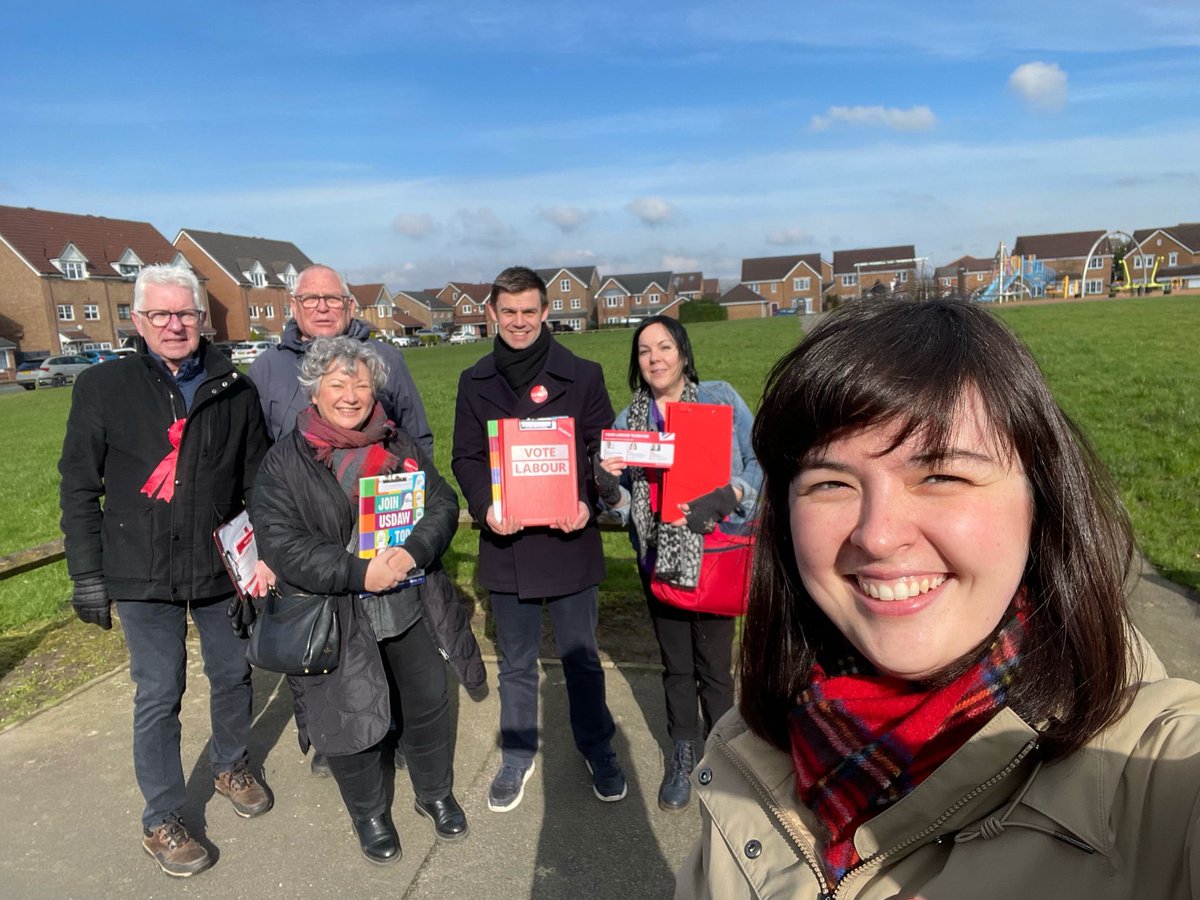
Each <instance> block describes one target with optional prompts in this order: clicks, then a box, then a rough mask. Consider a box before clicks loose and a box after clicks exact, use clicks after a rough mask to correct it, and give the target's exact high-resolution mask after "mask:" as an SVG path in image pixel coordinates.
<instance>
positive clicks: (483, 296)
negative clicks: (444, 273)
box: [437, 281, 492, 337]
mask: <svg viewBox="0 0 1200 900" xmlns="http://www.w3.org/2000/svg"><path fill="white" fill-rule="evenodd" d="M491 295H492V286H491V285H490V284H469V283H467V282H464V281H449V282H447V283H446V286H445V287H444V288H442V289H441V290H440V291H438V292H437V298H438V299H439V300H441V301H442V302H443V303H447V304H449V305H450V306H451V307H452V308H453V310H454V330H455V331H465V332H466V333H467V334H476V335H478V336H479V337H487V335H488V318H487V312H486V310H485V306H486V304H487V300H488V297H490V296H491Z"/></svg>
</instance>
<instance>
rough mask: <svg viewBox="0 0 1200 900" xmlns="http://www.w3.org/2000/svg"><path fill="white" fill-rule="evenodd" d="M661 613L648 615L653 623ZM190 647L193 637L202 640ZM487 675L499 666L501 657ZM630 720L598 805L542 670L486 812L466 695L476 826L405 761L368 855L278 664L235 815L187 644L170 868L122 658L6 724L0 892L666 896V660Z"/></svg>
mask: <svg viewBox="0 0 1200 900" xmlns="http://www.w3.org/2000/svg"><path fill="white" fill-rule="evenodd" d="M1133 607H1134V615H1135V619H1136V621H1137V623H1138V625H1139V627H1141V628H1142V630H1143V632H1144V633H1145V634H1146V635H1147V637H1148V638H1149V639H1150V641H1151V643H1153V644H1154V646H1155V647H1156V648H1157V649H1158V651H1159V653H1160V655H1161V656H1162V657H1163V659H1164V662H1166V664H1167V668H1168V670H1169V671H1170V672H1171V673H1172V674H1175V675H1180V676H1183V677H1188V678H1192V679H1197V680H1200V652H1197V648H1200V607H1198V606H1197V604H1196V602H1195V598H1194V597H1189V596H1188V594H1187V592H1185V591H1184V590H1183V589H1181V588H1179V587H1177V586H1175V585H1172V584H1170V583H1169V582H1166V581H1164V580H1163V579H1161V578H1159V577H1158V576H1157V575H1156V574H1154V573H1153V572H1147V573H1145V574H1144V575H1143V576H1141V577H1140V578H1139V579H1138V581H1137V584H1136V586H1135V588H1134V604H1133ZM647 627H648V626H647ZM192 649H193V650H194V651H196V650H198V648H196V647H193V648H192ZM489 674H490V676H491V679H492V686H493V688H494V686H495V665H494V664H489ZM607 674H608V691H609V702H610V705H611V707H612V710H613V714H614V716H615V717H616V720H617V740H616V748H617V750H618V753H619V754H620V757H621V760H622V761H623V763H624V764H625V766H626V773H627V776H628V779H629V796H628V797H627V798H626V799H625V800H623V801H621V802H619V803H601V802H600V801H598V800H597V799H595V797H593V796H592V793H591V786H590V779H589V776H588V773H587V769H586V768H585V766H584V764H583V761H582V759H581V758H580V757H579V755H578V754H577V753H576V752H575V750H574V747H573V745H572V743H571V738H570V734H569V730H568V728H567V727H566V724H565V723H566V721H567V709H566V692H565V688H564V685H563V677H562V670H561V669H560V668H559V666H558V665H557V664H556V663H546V664H545V665H544V666H543V669H542V677H541V685H542V712H543V718H544V719H545V720H546V721H549V722H552V723H555V724H554V726H553V727H551V728H550V729H544V730H543V736H544V748H543V752H542V753H540V754H539V756H538V759H537V771H536V773H535V774H534V776H533V778H532V779H531V780H530V782H529V785H528V787H527V789H526V793H525V800H524V802H523V803H522V804H521V806H520V807H518V808H517V809H516V810H514V811H512V812H510V813H505V814H496V813H492V812H489V811H488V810H487V802H486V796H487V787H488V783H489V782H490V780H491V777H492V775H493V773H494V772H495V771H496V769H497V767H498V766H499V764H500V753H499V750H498V749H497V746H496V729H497V722H498V719H499V709H498V698H497V695H496V692H495V690H494V689H493V691H492V692H491V693H490V694H489V695H488V696H487V697H486V698H484V699H483V700H482V701H480V702H478V703H476V702H473V701H471V700H470V699H468V698H467V696H466V694H465V693H463V692H460V693H459V694H458V695H457V696H456V697H455V698H454V701H453V702H454V715H455V719H456V723H457V732H456V733H457V736H458V746H457V758H456V765H455V774H456V793H457V795H458V797H459V800H460V801H461V802H462V804H463V806H464V807H465V808H466V810H467V814H468V817H469V819H470V825H471V834H470V836H469V837H468V838H467V839H466V840H465V841H463V842H461V843H457V844H444V843H441V844H440V843H437V842H436V841H435V840H434V839H433V834H432V830H431V828H430V826H429V824H428V823H427V822H426V821H425V820H423V819H420V818H419V817H418V816H417V815H416V813H414V812H413V810H412V786H411V784H410V783H409V781H408V777H407V775H406V774H405V773H404V772H403V771H400V772H398V773H397V776H396V779H395V791H394V793H395V799H394V803H393V815H394V818H395V820H396V824H397V827H398V828H399V831H400V837H401V842H402V843H403V846H404V858H403V860H402V861H401V862H399V863H397V864H395V865H393V866H390V867H386V868H379V867H375V866H372V865H370V864H369V863H367V862H366V861H365V860H364V859H363V858H362V857H361V856H360V854H359V851H358V845H357V842H356V840H355V838H354V835H353V833H352V832H351V829H350V825H349V820H348V818H347V816H346V812H345V809H344V807H343V806H342V803H341V799H340V797H339V795H338V791H337V787H336V785H335V784H334V783H333V781H332V779H328V778H325V779H320V778H315V777H313V776H312V775H310V774H309V770H308V764H307V760H305V759H304V758H302V757H301V756H300V752H299V750H298V748H297V746H296V740H295V727H294V724H293V722H292V705H291V695H290V693H289V691H288V688H287V684H286V682H284V681H283V679H282V678H280V677H278V676H274V675H271V674H268V673H259V674H257V675H256V677H255V710H256V713H257V719H256V722H255V727H254V734H253V740H252V746H251V754H252V756H253V758H254V759H255V760H258V761H262V762H263V764H264V769H265V774H266V779H267V782H268V783H269V784H270V786H271V788H272V789H273V791H274V793H275V808H274V809H273V810H272V811H271V812H270V813H268V814H267V815H265V816H262V817H261V818H257V819H250V820H243V819H239V818H238V817H237V816H236V815H235V814H234V812H233V809H232V807H231V806H230V805H229V803H228V802H227V801H226V800H225V799H224V798H222V797H221V796H219V795H214V793H213V790H212V781H211V778H210V777H209V775H208V767H207V764H206V762H205V760H206V759H207V746H206V741H207V735H208V713H207V690H206V688H207V685H206V684H205V679H204V675H203V672H202V670H201V666H200V662H199V653H198V652H193V653H192V654H191V662H190V665H189V677H190V684H191V690H189V691H188V693H187V695H186V696H185V698H184V707H183V713H182V718H183V723H184V735H183V741H184V743H183V756H184V761H185V765H186V766H191V767H192V768H191V770H190V773H189V787H188V793H189V802H188V808H187V809H186V811H185V816H186V820H187V822H188V823H189V825H193V824H194V825H197V826H199V830H200V831H201V832H202V833H203V834H204V836H205V840H206V841H208V843H209V846H210V850H212V851H215V852H216V853H217V854H218V856H219V859H218V861H217V864H216V866H215V867H214V868H213V869H211V870H210V871H208V872H205V873H202V874H201V875H198V876H196V877H194V878H190V879H186V880H175V879H169V878H167V877H166V876H165V875H163V874H162V873H161V872H160V871H159V869H158V867H157V866H156V865H155V864H154V863H153V862H152V861H151V860H150V859H149V858H148V857H147V856H146V855H145V853H144V852H143V850H142V848H141V846H140V828H139V823H138V818H139V815H140V812H141V807H142V801H141V796H140V794H139V793H138V790H137V786H136V784H135V783H134V778H133V769H132V751H131V721H132V698H133V688H132V685H131V683H130V681H129V675H128V671H127V670H121V671H118V672H116V673H114V674H113V675H110V676H108V677H106V678H103V679H100V680H98V681H97V682H95V683H93V684H92V685H90V686H88V687H87V688H85V689H83V690H81V691H79V692H77V693H76V694H75V695H73V696H72V697H71V698H69V699H68V700H67V701H65V702H64V703H62V704H60V705H59V706H57V707H55V708H53V709H50V710H48V711H46V712H44V713H42V714H41V715H38V716H35V717H34V718H33V719H30V720H29V721H27V722H25V723H23V724H21V725H18V726H15V727H13V728H10V729H8V730H7V731H5V732H3V733H0V784H3V785H4V790H3V815H2V816H0V895H2V896H4V897H6V898H8V897H11V898H30V900H42V898H55V900H59V898H80V900H83V898H102V897H118V896H119V897H139V898H155V897H186V896H204V897H210V898H211V897H220V898H243V897H245V898H256V900H265V898H275V897H279V898H289V900H299V898H302V900H320V898H327V897H328V898H339V900H344V898H349V897H354V898H368V897H388V898H423V900H424V898H429V900H433V898H439V900H440V898H452V897H469V898H476V897H487V898H488V900H510V898H511V900H517V898H539V900H593V898H594V900H608V898H613V900H617V898H620V900H636V898H658V897H669V896H671V891H672V884H673V879H672V872H673V870H674V869H675V868H676V867H677V866H678V865H679V863H680V862H681V861H682V860H683V858H684V856H685V855H686V854H687V851H688V849H689V847H690V846H691V843H692V841H693V839H694V837H695V835H696V831H697V827H698V813H697V812H696V811H695V809H691V810H688V811H686V812H684V813H682V814H675V815H670V814H667V813H663V812H661V811H660V810H659V809H658V807H657V805H656V802H655V797H656V792H657V789H658V783H659V779H660V778H661V775H662V750H663V747H662V746H661V745H660V743H659V742H660V741H663V742H665V740H666V735H665V733H664V726H663V724H662V723H663V722H664V721H665V712H664V709H663V698H662V689H661V682H660V680H659V674H658V672H657V671H656V670H655V669H651V668H647V667H632V666H620V665H618V666H616V667H615V668H611V669H609V670H608V672H607Z"/></svg>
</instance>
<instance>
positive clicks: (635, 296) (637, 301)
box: [633, 294, 642, 306]
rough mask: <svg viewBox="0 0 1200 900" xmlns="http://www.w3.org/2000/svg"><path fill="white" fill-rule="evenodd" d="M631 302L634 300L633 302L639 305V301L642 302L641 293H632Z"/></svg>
mask: <svg viewBox="0 0 1200 900" xmlns="http://www.w3.org/2000/svg"><path fill="white" fill-rule="evenodd" d="M633 302H634V303H636V304H638V305H639V306H640V305H641V303H642V295H641V294H634V297H633Z"/></svg>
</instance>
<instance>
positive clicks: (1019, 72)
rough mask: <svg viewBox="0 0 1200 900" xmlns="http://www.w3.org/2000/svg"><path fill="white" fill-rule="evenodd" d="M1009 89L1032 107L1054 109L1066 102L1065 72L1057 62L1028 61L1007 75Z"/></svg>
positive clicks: (1059, 107) (1061, 106) (1060, 107)
mask: <svg viewBox="0 0 1200 900" xmlns="http://www.w3.org/2000/svg"><path fill="white" fill-rule="evenodd" d="M1008 87H1009V89H1010V90H1013V91H1016V92H1017V93H1018V94H1020V96H1021V99H1022V100H1024V101H1025V102H1026V103H1028V104H1029V105H1030V106H1031V107H1033V108H1034V109H1041V110H1048V111H1054V110H1059V109H1062V108H1063V106H1065V105H1066V102H1067V73H1066V72H1064V71H1063V70H1062V69H1060V68H1059V67H1058V64H1057V63H1044V62H1030V63H1025V64H1024V65H1023V66H1017V68H1016V69H1014V70H1013V73H1012V74H1011V75H1009V76H1008Z"/></svg>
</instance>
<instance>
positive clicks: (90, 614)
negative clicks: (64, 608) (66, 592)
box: [71, 575, 112, 631]
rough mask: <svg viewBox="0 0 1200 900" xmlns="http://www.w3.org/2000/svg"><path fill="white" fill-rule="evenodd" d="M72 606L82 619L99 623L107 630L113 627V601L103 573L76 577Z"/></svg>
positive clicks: (95, 623)
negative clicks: (109, 595) (109, 596)
mask: <svg viewBox="0 0 1200 900" xmlns="http://www.w3.org/2000/svg"><path fill="white" fill-rule="evenodd" d="M71 606H72V607H73V608H74V609H75V615H77V616H79V618H80V620H81V621H84V622H87V623H89V624H91V625H99V626H100V627H101V628H103V629H104V630H105V631H108V630H109V629H110V628H112V601H111V600H109V599H108V588H107V587H106V586H105V584H104V576H103V575H84V576H83V577H82V578H77V579H75V588H74V590H73V591H72V592H71Z"/></svg>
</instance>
